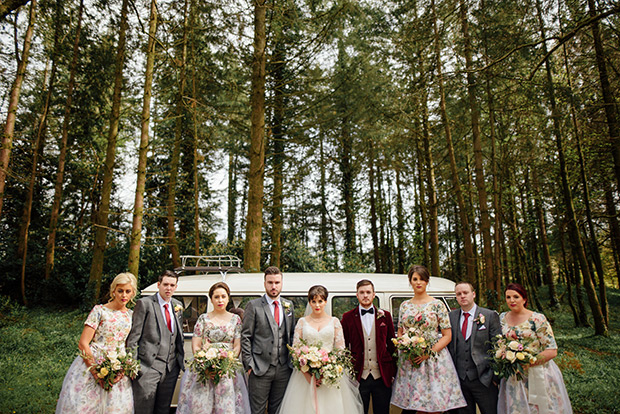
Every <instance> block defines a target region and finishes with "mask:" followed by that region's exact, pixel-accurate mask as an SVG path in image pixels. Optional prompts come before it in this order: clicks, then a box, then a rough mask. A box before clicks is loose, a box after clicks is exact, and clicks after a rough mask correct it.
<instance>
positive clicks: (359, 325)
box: [353, 306, 376, 344]
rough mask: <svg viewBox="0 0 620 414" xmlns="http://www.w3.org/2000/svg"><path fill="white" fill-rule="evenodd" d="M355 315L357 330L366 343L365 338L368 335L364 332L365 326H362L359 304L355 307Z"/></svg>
mask: <svg viewBox="0 0 620 414" xmlns="http://www.w3.org/2000/svg"><path fill="white" fill-rule="evenodd" d="M353 316H354V317H355V329H356V330H357V334H358V335H359V337H360V340H361V341H362V344H364V338H365V337H366V333H365V332H364V327H363V326H362V316H361V315H360V308H359V306H358V307H356V308H355V312H353ZM375 322H376V320H375ZM375 331H376V329H375Z"/></svg>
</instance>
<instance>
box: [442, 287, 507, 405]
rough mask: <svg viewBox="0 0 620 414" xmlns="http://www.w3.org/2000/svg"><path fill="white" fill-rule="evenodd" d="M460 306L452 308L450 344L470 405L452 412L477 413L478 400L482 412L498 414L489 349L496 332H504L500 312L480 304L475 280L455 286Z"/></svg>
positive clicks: (495, 385)
mask: <svg viewBox="0 0 620 414" xmlns="http://www.w3.org/2000/svg"><path fill="white" fill-rule="evenodd" d="M454 293H455V294H456V300H457V302H458V303H459V305H460V309H455V310H453V311H451V312H450V325H452V341H451V342H450V344H449V345H448V350H449V351H450V355H452V360H453V361H454V365H455V366H456V371H457V373H458V376H459V380H460V382H461V390H462V391H463V396H464V397H465V401H467V407H464V408H459V409H457V410H452V411H451V412H452V413H458V414H475V413H476V404H478V408H480V412H481V413H482V414H497V393H498V389H497V378H494V377H493V370H492V369H491V367H490V366H489V359H490V358H491V356H490V355H489V350H490V349H492V347H493V345H492V341H493V340H494V339H495V336H496V335H498V334H501V333H502V329H501V326H500V323H499V316H498V315H497V312H495V311H494V310H490V309H486V308H482V307H480V306H478V305H476V302H474V299H475V298H476V292H475V291H474V287H473V286H472V285H471V283H468V282H459V283H457V284H456V286H455V287H454Z"/></svg>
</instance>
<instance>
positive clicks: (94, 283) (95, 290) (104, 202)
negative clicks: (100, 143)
mask: <svg viewBox="0 0 620 414" xmlns="http://www.w3.org/2000/svg"><path fill="white" fill-rule="evenodd" d="M128 7H129V0H123V4H122V6H121V16H120V17H121V22H120V27H119V33H118V45H117V48H116V63H115V70H114V92H113V95H112V112H111V114H110V126H109V130H108V146H107V149H106V155H105V162H104V166H103V182H102V187H101V200H100V202H99V208H98V210H97V213H96V217H95V223H94V224H95V226H94V227H95V244H94V246H93V260H92V263H91V266H90V277H89V280H88V283H89V285H90V287H91V289H92V296H91V300H92V301H93V302H97V301H98V300H99V296H100V292H101V275H102V273H103V258H104V253H105V249H106V235H107V234H108V218H109V214H110V196H111V195H112V182H113V180H114V160H115V158H116V139H117V137H118V128H119V124H120V108H121V92H122V89H123V67H124V66H125V43H126V34H127V28H128V23H127V8H128Z"/></svg>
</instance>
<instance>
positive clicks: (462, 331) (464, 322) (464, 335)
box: [461, 312, 469, 339]
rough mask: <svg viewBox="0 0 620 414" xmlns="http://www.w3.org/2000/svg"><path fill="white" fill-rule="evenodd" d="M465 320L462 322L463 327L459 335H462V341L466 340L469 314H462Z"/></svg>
mask: <svg viewBox="0 0 620 414" xmlns="http://www.w3.org/2000/svg"><path fill="white" fill-rule="evenodd" d="M463 316H464V317H465V320H464V321H463V326H462V327H461V333H462V334H463V339H467V320H468V319H469V313H467V312H465V313H464V314H463Z"/></svg>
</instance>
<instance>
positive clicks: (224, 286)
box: [209, 282, 230, 298]
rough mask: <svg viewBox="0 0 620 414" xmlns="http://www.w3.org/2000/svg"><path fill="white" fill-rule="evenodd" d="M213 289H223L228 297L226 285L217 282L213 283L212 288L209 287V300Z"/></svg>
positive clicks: (228, 290)
mask: <svg viewBox="0 0 620 414" xmlns="http://www.w3.org/2000/svg"><path fill="white" fill-rule="evenodd" d="M215 289H224V290H225V291H226V294H227V295H228V297H230V288H229V287H228V285H227V284H226V283H224V282H217V283H214V284H213V286H211V288H210V289H209V298H212V297H213V292H215Z"/></svg>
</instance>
